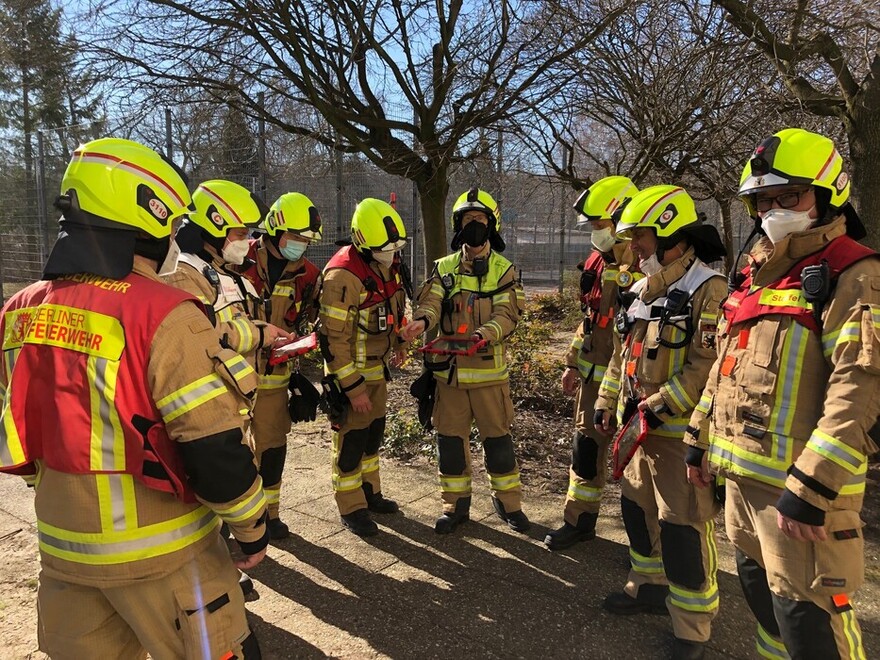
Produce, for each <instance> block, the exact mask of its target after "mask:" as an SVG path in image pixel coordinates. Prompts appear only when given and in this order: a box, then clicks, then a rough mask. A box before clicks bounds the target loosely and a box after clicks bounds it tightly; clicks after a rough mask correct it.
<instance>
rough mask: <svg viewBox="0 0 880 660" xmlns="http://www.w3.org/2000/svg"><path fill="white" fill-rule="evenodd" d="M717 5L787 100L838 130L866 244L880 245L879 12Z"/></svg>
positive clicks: (819, 5)
mask: <svg viewBox="0 0 880 660" xmlns="http://www.w3.org/2000/svg"><path fill="white" fill-rule="evenodd" d="M714 1H715V2H716V3H717V4H718V5H719V6H721V7H723V8H724V9H725V10H726V11H727V14H728V16H729V19H730V22H731V23H732V24H733V25H735V26H736V27H737V29H739V30H740V31H741V32H742V34H744V35H745V36H746V37H748V39H749V40H750V41H751V42H752V43H753V44H754V45H755V47H756V48H757V50H758V51H759V52H760V53H762V54H763V56H764V57H765V58H766V59H767V60H768V61H769V62H770V63H772V65H773V67H774V69H775V71H776V74H777V76H778V78H777V80H779V81H781V82H782V84H783V85H784V88H785V90H786V91H787V93H788V95H789V96H790V97H793V98H794V99H795V100H796V101H797V102H798V103H799V104H801V106H802V107H803V108H804V109H805V110H806V111H807V112H809V113H812V114H815V115H818V116H820V117H833V118H834V119H836V120H837V121H839V122H840V123H841V125H842V126H843V129H844V131H845V134H846V137H847V139H848V142H849V158H850V163H851V165H852V181H853V185H852V190H853V196H855V197H857V198H858V207H859V211H860V213H861V216H862V217H863V218H864V219H865V220H867V222H866V224H867V225H868V226H867V228H868V241H869V242H870V243H871V244H872V245H874V246H875V247H877V246H878V245H880V224H878V220H877V218H878V217H880V198H878V197H877V195H876V193H875V191H877V190H878V189H880V161H878V159H877V154H878V153H880V50H878V46H880V7H878V5H877V3H876V2H865V1H862V0H796V2H792V3H779V2H772V1H771V0H755V1H754V2H749V3H744V2H742V1H741V0H714ZM772 82H773V81H768V86H769V84H772ZM860 193H861V194H860Z"/></svg>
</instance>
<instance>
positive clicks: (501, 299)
mask: <svg viewBox="0 0 880 660" xmlns="http://www.w3.org/2000/svg"><path fill="white" fill-rule="evenodd" d="M508 300H510V293H509V292H507V291H505V292H503V293H496V294H495V295H494V296H492V304H493V305H503V304H504V303H506V302H507V301H508Z"/></svg>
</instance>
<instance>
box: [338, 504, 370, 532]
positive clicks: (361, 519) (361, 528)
mask: <svg viewBox="0 0 880 660" xmlns="http://www.w3.org/2000/svg"><path fill="white" fill-rule="evenodd" d="M342 524H343V525H345V526H346V528H348V530H349V531H350V532H351V533H352V534H356V535H357V536H361V537H364V536H375V535H376V534H378V533H379V526H378V525H377V524H376V523H374V522H373V519H372V518H370V512H369V511H367V510H366V509H358V510H357V511H352V512H351V513H346V514H345V515H344V516H342Z"/></svg>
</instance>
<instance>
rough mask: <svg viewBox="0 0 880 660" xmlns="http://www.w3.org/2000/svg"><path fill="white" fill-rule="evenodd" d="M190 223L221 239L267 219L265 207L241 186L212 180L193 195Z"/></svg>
mask: <svg viewBox="0 0 880 660" xmlns="http://www.w3.org/2000/svg"><path fill="white" fill-rule="evenodd" d="M193 204H194V205H195V211H193V212H192V213H191V214H190V216H189V219H190V221H191V222H193V223H194V224H196V225H198V226H199V227H201V228H202V229H203V230H204V231H205V232H206V233H207V234H208V235H210V236H213V237H214V238H224V237H225V236H226V234H227V233H228V232H229V230H230V229H234V228H235V227H253V226H254V225H256V224H258V223H259V222H260V221H261V220H262V219H263V217H264V216H265V215H266V205H265V204H264V203H263V201H262V200H261V199H260V198H259V197H257V196H256V195H254V194H253V193H252V192H251V191H250V190H248V189H247V188H245V187H244V186H240V185H238V184H237V183H233V182H232V181H224V180H223V179H213V180H211V181H205V182H204V183H200V184H199V186H198V188H196V191H195V192H194V193H193Z"/></svg>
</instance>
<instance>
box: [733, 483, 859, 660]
mask: <svg viewBox="0 0 880 660" xmlns="http://www.w3.org/2000/svg"><path fill="white" fill-rule="evenodd" d="M726 490H727V495H726V498H725V506H724V509H725V525H726V527H727V535H728V536H729V537H730V540H731V541H732V542H733V544H734V545H735V546H736V563H737V571H738V573H739V579H740V584H741V585H742V588H743V593H744V594H745V597H746V602H748V604H749V607H750V608H751V610H752V613H753V614H754V615H755V618H756V619H757V621H758V627H757V631H756V635H755V638H756V645H757V649H758V653H759V654H760V655H761V656H763V657H765V658H789V657H791V658H795V659H796V660H814V659H815V660H819V659H820V658H822V659H827V658H846V659H847V660H866V658H867V656H866V655H865V650H864V648H863V646H862V633H861V629H860V628H859V622H858V621H857V620H856V614H855V610H853V607H852V604H851V603H850V600H849V594H851V593H852V592H853V591H855V590H856V589H857V588H858V587H859V585H861V583H862V580H863V579H864V568H865V567H864V557H865V555H864V539H863V537H862V531H861V530H862V521H861V519H860V517H859V512H858V511H848V510H838V511H829V512H827V513H826V514H825V531H826V532H827V534H828V538H827V539H826V540H825V541H821V542H817V543H812V542H804V541H796V540H795V539H790V538H788V537H787V536H785V535H784V534H783V533H782V531H780V530H779V528H778V527H777V520H776V514H777V510H776V501H777V500H778V499H779V496H780V495H781V494H782V491H781V490H780V489H778V488H773V487H772V486H765V485H763V484H758V483H757V482H755V481H752V480H750V479H745V478H737V477H733V478H731V477H728V478H727V488H726Z"/></svg>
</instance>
